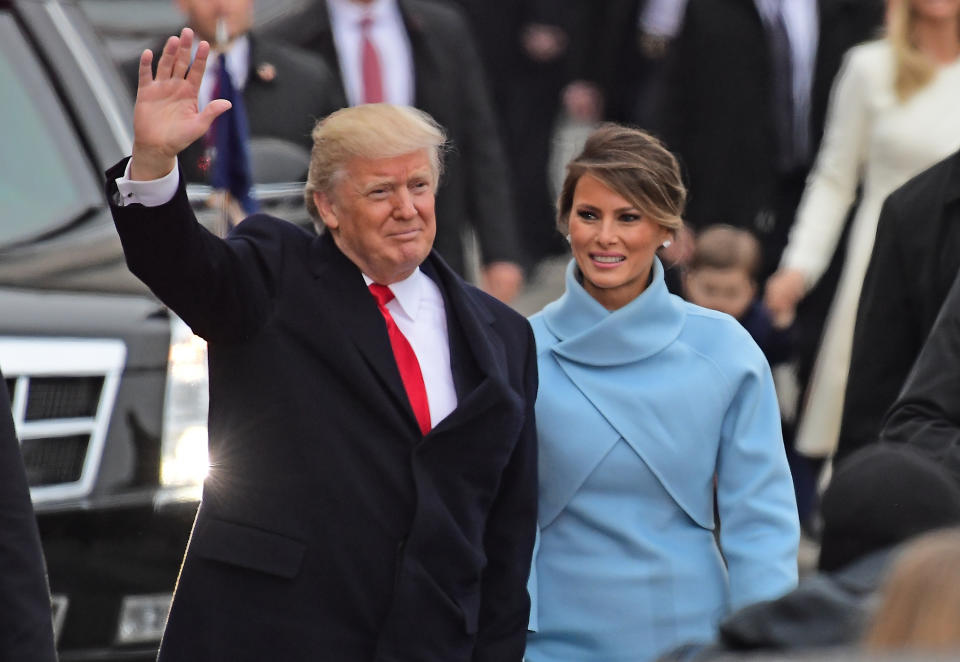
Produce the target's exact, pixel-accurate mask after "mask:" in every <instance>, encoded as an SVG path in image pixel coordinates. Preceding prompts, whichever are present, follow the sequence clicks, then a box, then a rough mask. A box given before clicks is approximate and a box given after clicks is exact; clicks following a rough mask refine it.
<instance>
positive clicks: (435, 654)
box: [107, 162, 537, 662]
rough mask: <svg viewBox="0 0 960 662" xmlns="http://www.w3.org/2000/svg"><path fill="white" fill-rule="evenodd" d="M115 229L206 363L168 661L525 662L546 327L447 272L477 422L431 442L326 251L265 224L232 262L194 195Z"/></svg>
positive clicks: (311, 239) (462, 379)
mask: <svg viewBox="0 0 960 662" xmlns="http://www.w3.org/2000/svg"><path fill="white" fill-rule="evenodd" d="M124 166H125V163H124V162H121V163H120V164H118V165H117V166H116V167H115V168H113V169H112V170H111V171H110V172H108V173H107V176H108V194H110V195H113V194H114V193H113V192H115V191H116V186H115V185H113V184H112V182H113V180H114V178H115V177H117V176H118V175H120V174H122V169H123V167H124ZM111 189H112V191H111ZM112 211H113V214H114V218H115V221H116V224H117V228H118V230H119V233H120V237H121V240H122V242H123V247H124V252H125V255H126V259H127V263H128V265H129V266H130V268H131V270H132V271H133V272H134V273H135V274H136V275H137V276H139V277H140V278H141V279H142V280H143V281H144V282H145V283H147V284H148V285H149V286H150V287H151V289H153V291H154V292H155V293H156V294H157V296H158V297H160V299H161V300H163V301H164V302H165V303H167V304H168V305H169V306H170V307H171V308H172V309H173V310H174V311H175V312H176V313H177V314H179V315H180V316H181V317H182V318H183V319H184V320H185V321H186V322H187V323H188V324H189V325H190V326H191V327H192V328H193V330H194V331H195V332H196V333H198V334H199V335H201V336H203V337H204V338H206V339H207V340H208V341H209V366H210V421H209V432H210V442H209V443H210V454H211V462H212V467H213V468H212V470H211V474H210V476H209V478H208V479H207V481H206V482H205V485H204V494H203V502H202V504H201V506H200V510H199V513H198V515H197V521H196V524H195V526H194V531H193V534H192V537H191V540H190V544H189V547H188V550H187V553H186V557H185V559H184V564H183V569H182V571H181V575H180V579H179V582H178V585H177V591H176V594H175V597H174V601H173V607H172V610H171V613H170V620H169V623H168V626H167V631H166V633H165V635H164V640H163V644H162V647H161V653H160V659H161V660H163V661H167V660H170V661H176V662H180V661H182V660H204V661H205V662H210V661H213V660H223V661H224V662H227V661H229V662H242V661H244V660H258V661H259V660H268V659H270V660H283V661H284V662H296V661H298V660H304V661H306V660H311V661H312V660H316V659H323V660H325V661H326V662H338V661H342V662H356V661H358V660H382V661H384V662H387V661H389V662H410V661H413V660H417V661H424V662H426V661H431V662H432V661H435V662H460V661H463V662H467V661H470V660H473V661H481V660H482V661H489V662H504V661H509V660H514V661H519V660H520V658H521V656H522V653H523V649H524V643H525V635H526V626H527V618H528V611H529V599H528V596H527V593H526V590H525V586H526V580H527V574H528V570H529V564H530V558H531V554H532V549H533V539H534V532H535V521H536V491H537V472H536V439H535V426H534V414H533V406H534V400H535V397H536V388H537V376H536V359H535V349H534V344H533V337H532V333H531V331H530V327H529V325H528V324H527V322H526V321H525V320H524V319H523V318H522V317H520V316H519V315H518V314H517V313H515V312H513V311H512V310H510V309H509V308H507V307H506V306H504V305H503V304H501V303H499V302H498V301H496V300H494V299H492V298H491V297H489V296H487V295H485V294H483V293H481V292H480V291H479V290H476V289H475V288H472V287H470V286H467V285H466V284H464V283H463V281H461V280H460V278H459V277H457V276H456V275H455V274H454V273H453V272H452V271H451V270H450V269H449V267H447V266H446V264H445V263H444V262H443V260H442V259H440V258H439V257H438V256H437V255H436V253H433V254H431V256H430V257H429V258H428V259H427V261H426V262H425V263H424V265H423V269H424V272H425V273H426V274H427V275H428V276H431V277H433V278H434V280H435V281H436V282H437V284H438V285H439V286H440V289H441V291H442V292H443V294H444V296H445V303H446V311H447V318H448V329H449V334H450V346H451V363H452V369H453V375H454V381H455V387H456V391H457V396H458V403H459V404H458V406H457V408H456V409H455V410H454V411H453V412H452V413H451V414H450V415H449V416H448V417H447V418H446V419H444V420H443V421H442V422H441V423H440V424H439V425H437V426H436V427H435V428H434V429H433V430H431V431H430V433H429V434H427V435H426V437H424V436H422V435H421V433H420V430H419V427H418V425H417V422H416V419H415V417H414V415H413V411H412V410H411V408H410V405H409V403H408V401H407V398H406V395H405V391H404V389H403V384H402V382H401V379H400V375H399V372H398V370H397V367H396V363H395V361H394V359H393V354H392V351H391V349H390V341H389V339H388V336H387V332H386V325H385V323H384V321H383V318H382V317H381V315H380V312H379V311H378V309H377V306H376V303H375V301H374V299H373V297H372V296H371V295H370V294H369V292H368V290H367V288H366V286H365V284H364V281H363V278H362V276H361V273H360V271H359V269H357V267H356V266H355V265H354V264H353V263H352V262H350V261H349V260H348V259H347V258H346V257H345V256H344V255H343V254H342V253H341V252H340V251H339V249H338V248H337V247H336V244H335V243H334V242H333V240H332V238H331V237H330V235H329V234H323V235H321V236H320V237H316V236H313V235H311V234H309V233H307V232H305V231H303V230H301V229H299V228H297V227H296V226H294V225H292V224H289V223H285V222H282V221H279V220H277V219H274V218H271V217H267V216H265V215H255V216H252V217H250V218H249V219H247V220H246V221H244V222H243V223H242V224H241V225H240V226H239V227H238V229H237V230H236V231H235V232H234V233H233V234H232V235H231V237H230V238H228V239H227V240H225V241H224V240H220V239H217V238H215V237H214V236H213V235H211V234H210V233H208V232H207V231H206V230H204V229H203V228H202V227H201V226H199V225H198V224H197V223H196V221H195V219H194V216H193V213H192V212H191V210H190V207H189V203H188V201H187V198H186V194H185V191H184V187H183V186H182V185H181V187H180V190H179V192H178V193H177V195H176V197H175V198H174V199H173V200H172V201H171V202H170V203H168V204H166V205H163V206H161V207H156V208H144V207H142V206H140V205H132V206H129V207H115V206H114V207H113V208H112Z"/></svg>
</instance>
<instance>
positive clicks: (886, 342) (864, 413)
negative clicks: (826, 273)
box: [836, 152, 960, 460]
mask: <svg viewBox="0 0 960 662" xmlns="http://www.w3.org/2000/svg"><path fill="white" fill-rule="evenodd" d="M958 272H960V152H957V153H955V154H954V155H952V156H950V157H948V158H947V159H944V160H943V161H941V162H940V163H938V164H936V165H934V166H933V167H931V168H929V169H928V170H926V171H924V172H922V173H920V174H919V175H917V176H916V177H914V178H913V179H911V180H910V181H909V182H907V183H906V184H904V185H903V186H901V187H900V188H899V189H897V190H896V191H894V192H893V193H892V194H891V195H890V196H889V197H888V198H887V200H886V202H885V203H884V205H883V210H882V211H881V212H880V221H879V225H878V226H877V238H876V241H875V243H874V245H873V254H872V255H871V257H870V266H869V268H868V269H867V275H866V279H865V280H864V283H863V291H862V292H861V294H860V304H859V305H860V307H859V309H858V312H857V324H856V327H855V329H854V334H853V353H852V356H851V360H850V374H849V377H848V378H847V391H846V396H845V399H844V405H843V422H842V424H841V427H840V440H839V443H838V445H837V453H836V458H837V459H838V460H839V459H842V458H844V457H846V456H847V455H849V454H850V453H852V452H853V451H855V450H857V449H858V448H861V447H862V446H866V445H867V444H871V443H873V442H874V441H876V438H877V434H878V433H879V432H880V426H881V423H882V421H883V416H884V414H885V413H886V412H887V410H888V409H889V408H890V405H892V404H893V402H894V400H895V399H896V397H897V394H898V393H899V392H900V389H901V388H902V387H903V382H904V380H905V379H906V378H907V374H908V373H909V372H910V368H911V367H912V366H913V363H914V361H915V360H916V358H917V355H919V354H920V350H921V348H922V347H923V344H924V342H925V341H926V339H927V336H928V335H929V333H930V329H931V328H932V327H933V323H934V321H935V320H936V318H937V315H938V314H939V312H940V308H941V307H942V306H943V302H944V299H945V298H946V296H947V292H949V291H950V286H951V285H952V284H953V281H954V280H955V279H956V276H957V273H958Z"/></svg>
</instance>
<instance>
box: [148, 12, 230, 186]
mask: <svg viewBox="0 0 960 662" xmlns="http://www.w3.org/2000/svg"><path fill="white" fill-rule="evenodd" d="M192 45H193V31H192V30H191V29H190V28H184V29H183V32H181V33H180V36H179V37H170V38H169V39H167V43H166V45H165V46H164V47H163V53H162V54H161V55H160V60H159V62H158V63H157V75H156V77H154V76H153V74H152V72H151V67H150V65H151V63H152V62H153V53H152V52H151V51H149V50H146V51H144V52H143V54H142V55H141V56H140V79H139V82H138V83H137V102H136V104H135V105H134V107H133V158H132V159H131V162H130V178H131V179H134V180H150V179H158V178H160V177H163V176H164V175H166V174H168V173H169V172H170V171H171V170H173V168H174V167H175V165H176V156H177V154H179V153H180V152H181V151H182V150H183V149H184V148H186V147H187V146H188V145H190V144H191V143H192V142H193V141H195V140H196V139H197V138H199V137H200V136H202V135H203V134H204V133H206V132H207V129H209V128H210V125H211V124H212V123H213V120H215V119H216V118H217V116H219V115H220V114H222V113H223V112H225V111H227V110H229V109H230V102H229V101H227V100H225V99H216V100H214V101H211V102H210V103H209V104H208V105H207V107H206V108H204V109H203V112H200V111H199V110H198V107H197V93H198V91H199V90H200V80H201V79H202V78H203V70H204V69H205V68H206V65H207V55H208V54H209V53H210V45H209V44H208V43H207V42H205V41H201V42H200V46H199V48H197V54H196V57H195V58H194V61H193V66H191V65H190V51H191V47H192ZM188 70H189V71H188Z"/></svg>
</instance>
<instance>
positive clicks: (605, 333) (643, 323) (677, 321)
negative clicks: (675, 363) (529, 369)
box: [542, 258, 686, 366]
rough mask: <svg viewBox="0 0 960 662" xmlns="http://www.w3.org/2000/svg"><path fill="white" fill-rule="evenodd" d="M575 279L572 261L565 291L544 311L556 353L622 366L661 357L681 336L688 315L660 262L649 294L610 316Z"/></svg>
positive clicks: (590, 362)
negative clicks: (649, 357)
mask: <svg viewBox="0 0 960 662" xmlns="http://www.w3.org/2000/svg"><path fill="white" fill-rule="evenodd" d="M575 274H576V262H575V261H574V260H571V261H570V264H568V265H567V272H566V286H567V289H566V292H564V294H563V296H561V297H560V298H559V299H557V300H556V301H554V302H553V303H551V304H549V305H548V306H547V307H546V308H544V309H543V313H542V315H543V320H544V323H545V324H546V326H547V328H548V329H549V331H550V332H551V333H552V334H553V335H555V336H556V337H557V339H558V340H559V342H558V343H557V344H556V345H554V346H553V347H552V350H553V352H554V353H556V354H558V355H560V356H563V357H564V358H566V359H569V360H571V361H574V362H576V363H583V364H586V365H594V366H612V365H622V364H624V363H631V362H633V361H639V360H641V359H644V358H646V357H648V356H651V355H653V354H655V353H657V352H659V351H660V350H661V349H663V348H664V347H666V346H667V345H669V344H670V343H672V342H673V341H674V340H676V338H677V336H679V335H680V331H681V330H682V328H683V322H684V318H685V316H686V312H685V309H684V306H683V302H682V301H681V300H680V299H679V298H678V297H676V296H674V295H672V294H670V292H669V291H668V290H667V286H666V283H665V282H664V280H663V265H662V264H661V262H660V260H659V259H658V258H654V263H653V275H652V278H651V280H650V285H648V286H647V289H645V290H644V291H643V292H642V293H641V294H640V296H638V297H637V298H636V299H634V300H633V301H631V302H630V303H629V304H627V305H626V306H624V307H623V308H620V309H619V310H615V311H613V312H610V311H608V310H607V309H605V308H604V307H603V306H601V305H600V303H598V302H597V300H596V299H594V298H593V297H592V296H590V294H588V293H587V291H586V290H585V289H583V286H582V285H580V283H579V282H577V279H576V276H575ZM638 329H642V331H638Z"/></svg>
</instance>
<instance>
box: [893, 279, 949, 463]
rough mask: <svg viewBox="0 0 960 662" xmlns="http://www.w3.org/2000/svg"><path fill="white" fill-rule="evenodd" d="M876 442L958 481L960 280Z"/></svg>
mask: <svg viewBox="0 0 960 662" xmlns="http://www.w3.org/2000/svg"><path fill="white" fill-rule="evenodd" d="M881 360H882V359H881ZM880 440H881V441H889V442H900V443H906V444H910V445H911V446H914V447H916V448H919V449H921V450H923V451H924V452H925V453H927V454H929V455H930V456H931V457H933V458H934V459H936V460H937V461H939V462H940V463H942V464H943V465H944V466H945V467H946V468H947V469H949V470H950V471H951V472H953V474H954V476H956V478H957V480H960V276H958V277H957V278H956V279H955V280H954V282H953V285H952V286H951V288H950V291H949V292H948V293H947V296H946V298H945V299H944V301H943V307H942V308H941V309H940V314H939V315H938V316H937V319H936V321H935V322H934V324H933V328H932V329H931V331H930V335H929V336H928V337H927V340H926V342H925V343H924V345H923V349H922V350H921V352H920V355H919V356H918V357H917V360H916V363H914V365H913V369H912V370H911V371H910V373H909V375H908V377H907V380H906V382H905V383H904V385H903V390H902V391H901V392H900V395H899V396H898V397H897V399H896V401H895V402H894V404H893V406H892V407H891V408H890V411H889V412H888V413H887V416H886V418H885V419H884V420H883V427H882V428H881V431H880Z"/></svg>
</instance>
